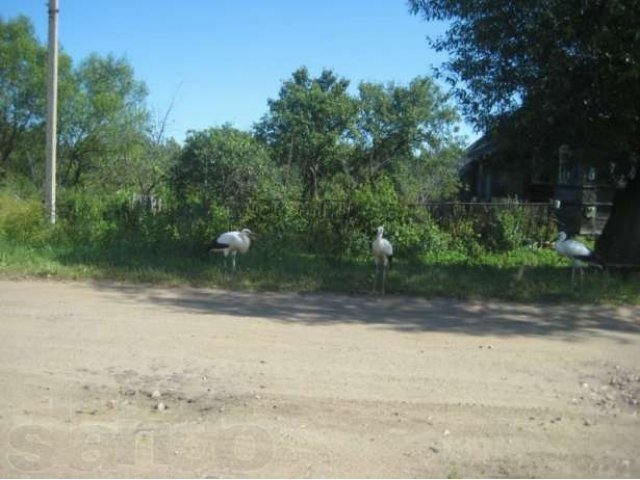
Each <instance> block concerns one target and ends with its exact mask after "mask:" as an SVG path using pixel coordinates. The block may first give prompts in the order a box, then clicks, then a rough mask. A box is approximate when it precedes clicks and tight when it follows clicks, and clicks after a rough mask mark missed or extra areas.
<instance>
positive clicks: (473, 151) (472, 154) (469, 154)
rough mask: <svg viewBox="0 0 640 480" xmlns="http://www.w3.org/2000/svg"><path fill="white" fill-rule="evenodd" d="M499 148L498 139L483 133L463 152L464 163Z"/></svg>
mask: <svg viewBox="0 0 640 480" xmlns="http://www.w3.org/2000/svg"><path fill="white" fill-rule="evenodd" d="M498 150H499V144H498V141H497V140H496V139H495V138H494V137H491V136H490V135H483V136H482V137H480V138H479V139H478V140H476V141H475V142H473V143H472V144H471V145H470V146H469V148H467V150H466V151H465V152H464V157H463V158H464V164H465V165H467V164H469V163H471V162H475V161H476V160H479V159H480V158H482V157H484V156H487V155H491V154H492V153H496V152H497V151H498Z"/></svg>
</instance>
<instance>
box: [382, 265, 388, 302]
mask: <svg viewBox="0 0 640 480" xmlns="http://www.w3.org/2000/svg"><path fill="white" fill-rule="evenodd" d="M386 280H387V264H386V263H385V264H384V265H382V294H383V295H384V284H385V282H386Z"/></svg>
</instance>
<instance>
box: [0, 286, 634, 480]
mask: <svg viewBox="0 0 640 480" xmlns="http://www.w3.org/2000/svg"><path fill="white" fill-rule="evenodd" d="M639 319H640V309H638V308H632V307H619V308H614V307H585V306H579V305H542V304H541V305H520V304H508V303H502V302H459V301H453V300H433V301H427V300H422V299H415V298H398V297H393V296H390V297H388V298H385V299H380V298H376V297H348V296H335V295H298V294H268V293H259V294H251V293H234V292H225V291H215V290H207V289H192V288H180V289H165V288H156V287H148V286H132V285H118V284H109V283H98V284H91V283H56V282H34V281H21V282H15V281H0V386H1V391H2V395H1V396H0V444H1V448H0V473H1V474H2V476H12V477H42V476H54V477H56V476H83V477H87V476H88V477H105V476H109V477H114V476H115V477H119V476H128V477H130V476H134V477H139V476H173V477H184V476H189V477H194V476H195V477H221V476H222V477H227V476H234V477H244V476H247V477H274V476H275V477H281V476H287V477H305V476H313V477H323V476H333V477H344V476H355V477H371V476H375V477H389V476H394V477H429V476H438V477H469V476H480V477H483V476H491V477H501V476H508V477H539V476H545V477H548V476H555V477H557V476H560V477H565V476H570V477H571V476H582V477H602V476H607V477H638V476H640V462H639V461H638V457H639V456H640V455H639V453H640V451H639V450H640V447H639V446H640V419H639V418H638V416H639V414H638V411H639V410H640V408H639V407H638V401H639V400H640V349H639V348H638V347H639V346H640V321H639Z"/></svg>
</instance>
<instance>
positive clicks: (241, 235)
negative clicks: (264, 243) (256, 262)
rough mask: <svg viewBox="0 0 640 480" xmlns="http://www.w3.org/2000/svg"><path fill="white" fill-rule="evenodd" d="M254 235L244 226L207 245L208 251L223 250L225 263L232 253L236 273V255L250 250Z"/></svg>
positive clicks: (232, 263) (232, 266) (232, 262)
mask: <svg viewBox="0 0 640 480" xmlns="http://www.w3.org/2000/svg"><path fill="white" fill-rule="evenodd" d="M252 237H255V234H254V233H253V232H252V231H251V230H249V229H248V228H243V229H242V230H240V231H234V232H225V233H223V234H222V235H220V236H219V237H218V238H217V239H216V241H215V242H213V243H212V244H210V245H209V246H208V247H207V252H210V251H212V250H213V251H214V252H222V253H223V254H224V256H225V263H226V258H227V257H228V256H229V255H231V268H232V271H233V273H235V271H236V255H237V254H238V253H241V254H245V253H247V252H248V251H249V247H250V246H251V238H252Z"/></svg>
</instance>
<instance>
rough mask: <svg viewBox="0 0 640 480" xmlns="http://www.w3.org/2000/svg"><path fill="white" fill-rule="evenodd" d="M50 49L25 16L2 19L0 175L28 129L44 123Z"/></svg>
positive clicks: (0, 31) (0, 38)
mask: <svg viewBox="0 0 640 480" xmlns="http://www.w3.org/2000/svg"><path fill="white" fill-rule="evenodd" d="M46 65H47V50H46V48H44V47H43V46H41V45H40V44H39V43H38V40H37V39H36V37H35V33H34V29H33V25H32V24H31V22H30V21H29V19H28V18H26V17H17V18H15V19H13V20H8V21H5V20H4V19H2V17H0V175H2V174H4V173H5V172H6V170H7V167H8V163H9V160H10V156H11V154H12V153H14V151H15V149H16V148H17V147H18V146H19V145H20V142H21V141H22V140H23V138H24V136H25V135H27V133H28V130H29V129H31V128H33V127H34V126H37V125H38V124H41V123H42V121H43V117H44V112H45V106H46V103H45V100H46V95H45V93H46V81H45V79H46Z"/></svg>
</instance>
